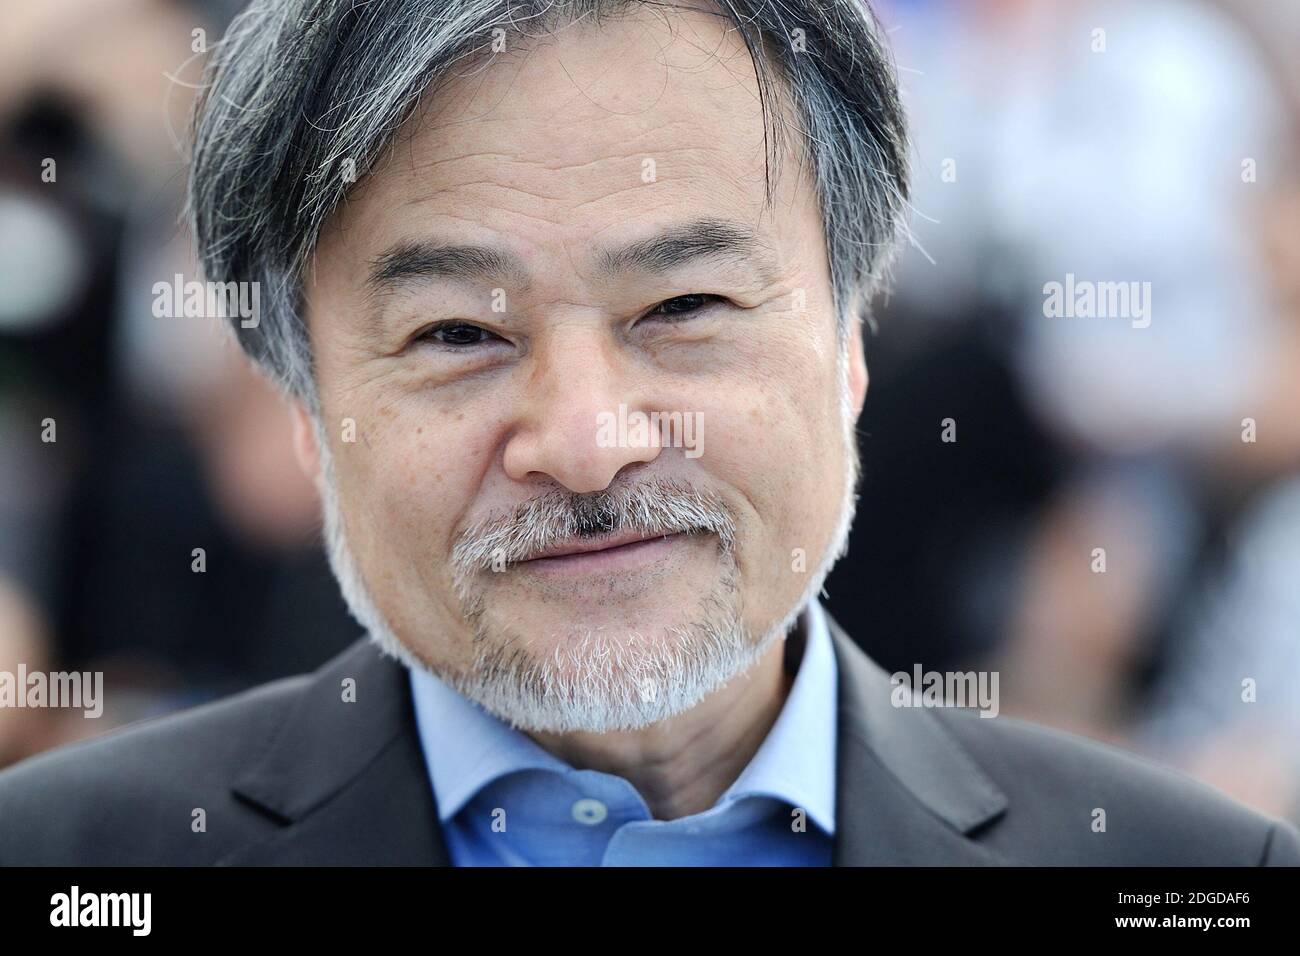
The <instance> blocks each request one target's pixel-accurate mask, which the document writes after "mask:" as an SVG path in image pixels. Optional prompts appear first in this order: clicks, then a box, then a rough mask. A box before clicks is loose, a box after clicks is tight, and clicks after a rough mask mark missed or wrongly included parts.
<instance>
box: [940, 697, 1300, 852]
mask: <svg viewBox="0 0 1300 956" xmlns="http://www.w3.org/2000/svg"><path fill="white" fill-rule="evenodd" d="M930 713H932V714H935V715H936V716H937V717H938V718H939V720H940V721H941V723H942V725H943V726H944V728H945V729H946V730H948V731H949V732H950V733H951V734H952V735H953V737H955V738H956V739H957V740H958V741H959V742H960V743H961V745H962V747H963V748H964V749H966V750H967V751H968V752H969V753H970V754H971V756H973V757H974V758H975V759H976V760H977V761H978V763H979V765H980V767H981V769H983V770H984V771H985V772H986V773H987V774H988V775H989V777H990V778H991V779H992V780H993V781H994V782H995V783H996V784H997V785H998V786H999V787H1000V788H1001V789H1002V790H1003V791H1004V792H1005V793H1006V795H1007V798H1008V807H1007V811H1006V813H1005V814H1004V815H1003V817H1001V818H999V819H998V820H995V821H993V822H991V823H990V824H989V825H988V829H987V832H986V833H985V834H984V835H983V836H982V839H983V840H985V841H986V842H987V844H988V845H989V846H990V848H992V849H996V850H999V851H1000V852H1002V853H1003V854H1004V855H1006V856H1007V857H1008V858H1009V859H1011V860H1012V862H1025V863H1034V864H1044V863H1045V864H1047V865H1085V866H1087V865H1093V866H1166V865H1179V866H1199V865H1218V866H1256V865H1300V832H1297V831H1296V829H1295V827H1294V826H1292V825H1291V824H1290V823H1287V822H1285V821H1282V820H1278V819H1275V818H1273V817H1270V816H1267V815H1265V814H1263V813H1260V812H1258V811H1256V810H1253V809H1251V808H1249V807H1247V806H1246V805H1244V804H1242V803H1239V802H1237V801H1236V800H1234V799H1232V798H1231V797H1229V796H1228V795H1226V794H1224V793H1222V792H1221V791H1219V790H1217V789H1215V788H1213V787H1211V786H1209V785H1208V784H1206V783H1204V782H1202V781H1199V780H1196V779H1194V778H1193V777H1191V776H1189V775H1187V774H1185V773H1183V772H1181V771H1178V770H1174V769H1171V768H1168V767H1164V766H1161V765H1159V764H1157V763H1155V762H1153V761H1151V760H1148V759H1146V758H1144V757H1141V756H1139V755H1137V754H1134V753H1130V752H1129V751H1126V750H1124V749H1122V748H1121V747H1118V746H1115V745H1112V744H1106V743H1101V742H1099V741H1095V740H1092V739H1089V738H1086V737H1083V736H1080V735H1078V734H1073V733H1068V732H1065V731H1061V730H1055V729H1052V728H1048V727H1044V726H1041V725H1038V724H1034V723H1030V722H1028V721H1025V720H1020V719H1017V718H1014V717H1006V716H1001V715H1000V716H997V717H994V718H991V719H987V718H982V717H980V716H979V714H978V713H977V712H975V711H971V710H960V709H956V708H947V709H943V708H941V709H935V710H931V711H930Z"/></svg>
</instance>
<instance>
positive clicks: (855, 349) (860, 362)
mask: <svg viewBox="0 0 1300 956" xmlns="http://www.w3.org/2000/svg"><path fill="white" fill-rule="evenodd" d="M862 325H863V323H862V320H861V319H857V318H855V319H854V320H853V321H852V322H851V323H850V326H851V327H850V329H849V342H848V349H849V394H850V395H851V396H852V397H853V420H854V421H857V419H858V416H860V415H861V414H862V404H863V402H865V401H866V399H867V382H868V375H867V358H866V355H864V354H863V350H862Z"/></svg>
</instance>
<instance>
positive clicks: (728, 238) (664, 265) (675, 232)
mask: <svg viewBox="0 0 1300 956" xmlns="http://www.w3.org/2000/svg"><path fill="white" fill-rule="evenodd" d="M707 258H723V259H730V260H732V261H743V260H746V259H753V260H756V261H757V263H758V265H759V266H760V267H761V269H762V271H763V273H764V277H765V278H766V277H768V276H769V275H770V273H771V271H772V266H771V256H770V250H769V247H768V245H767V244H766V243H765V242H764V241H763V240H762V239H761V238H760V237H759V236H758V234H757V233H756V232H755V231H754V230H753V229H751V228H749V227H748V226H743V225H740V224H739V223H734V222H728V221H727V220H725V219H696V220H693V221H691V222H687V223H683V224H681V225H678V226H672V227H670V228H669V229H667V230H665V231H664V232H662V233H660V234H659V235H657V236H651V237H650V238H648V239H638V240H636V241H634V242H629V243H627V244H626V245H624V246H620V247H619V248H617V249H611V250H605V251H603V252H601V253H600V257H599V259H600V267H601V269H602V271H603V272H604V273H605V274H606V275H607V276H613V275H616V274H618V273H620V272H627V271H634V270H635V271H643V272H654V273H664V272H670V271H671V270H673V269H675V268H678V267H679V266H683V265H686V264H688V263H690V262H692V261H693V260H695V259H707Z"/></svg>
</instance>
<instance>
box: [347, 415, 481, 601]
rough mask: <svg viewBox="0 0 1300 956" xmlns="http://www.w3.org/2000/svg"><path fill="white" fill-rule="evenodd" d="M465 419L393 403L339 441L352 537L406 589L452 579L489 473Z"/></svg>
mask: <svg viewBox="0 0 1300 956" xmlns="http://www.w3.org/2000/svg"><path fill="white" fill-rule="evenodd" d="M463 421H464V416H463V415H461V414H459V413H457V414H455V415H453V416H450V417H449V418H448V419H447V420H442V417H440V416H439V415H437V414H433V413H430V411H429V409H428V408H423V409H422V408H420V407H418V406H417V405H416V403H401V402H399V403H389V404H386V405H382V406H378V407H376V408H375V410H374V411H373V412H371V413H369V414H363V415H362V416H361V417H358V418H357V419H356V431H355V441H353V442H346V441H344V442H339V441H335V442H334V447H335V448H336V452H335V468H336V471H337V473H338V483H339V489H340V496H341V498H342V500H343V501H344V502H346V504H347V506H346V507H345V508H344V511H345V514H348V515H349V518H348V533H349V540H350V543H352V544H353V548H354V550H355V551H356V552H357V554H358V559H359V560H361V561H362V562H363V567H365V569H366V570H368V571H370V572H371V573H372V574H375V575H377V576H381V577H383V578H385V579H387V580H388V581H390V582H398V583H400V584H402V585H404V586H405V587H412V586H415V587H420V588H428V587H429V586H431V585H435V584H436V583H437V582H444V583H445V582H448V581H449V580H450V575H449V573H448V569H447V567H446V562H447V558H448V555H449V553H450V548H451V541H452V537H453V533H454V529H455V527H456V525H457V521H458V519H459V516H460V515H461V514H462V513H463V512H464V510H465V508H466V507H467V504H468V502H469V500H470V499H471V497H472V494H473V489H474V488H475V487H476V484H477V481H478V476H479V475H480V474H481V471H482V467H481V462H480V452H479V451H478V450H477V448H476V446H475V444H474V443H473V441H470V440H466V435H465V434H464V429H462V428H461V427H460V426H461V424H462V423H463Z"/></svg>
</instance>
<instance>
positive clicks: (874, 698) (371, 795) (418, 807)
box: [220, 614, 1007, 866]
mask: <svg viewBox="0 0 1300 956" xmlns="http://www.w3.org/2000/svg"><path fill="white" fill-rule="evenodd" d="M827 624H828V626H829V628H830V632H831V638H832V643H833V645H834V648H835V656H836V662H837V667H838V672H839V685H838V693H839V704H838V720H837V728H838V729H837V734H838V739H837V743H836V761H837V766H836V832H835V846H834V852H833V858H832V861H833V864H834V865H835V866H890V865H921V866H924V865H971V864H1000V863H1005V862H1007V861H1006V860H1004V859H1003V858H1001V857H999V856H997V855H996V854H994V853H992V852H991V851H989V850H987V849H985V848H983V847H981V846H980V845H979V844H977V843H976V842H974V841H973V840H971V839H969V838H968V837H967V834H969V833H971V832H972V831H973V830H974V829H976V828H977V827H979V826H981V825H982V824H984V823H986V822H988V821H990V820H992V819H994V818H995V817H997V816H998V815H1000V814H1001V813H1002V812H1003V811H1004V810H1005V809H1006V805H1007V799H1006V796H1005V794H1003V792H1002V791H1001V790H999V789H998V788H997V786H996V785H994V783H993V782H992V781H991V780H990V779H989V778H988V776H987V775H986V774H985V773H984V772H983V771H982V770H981V769H980V768H979V767H978V765H976V763H975V762H974V760H973V759H972V758H971V756H970V755H969V754H968V753H967V752H966V751H965V750H964V749H962V748H961V747H960V745H958V743H957V742H956V741H955V740H954V739H953V738H952V737H951V736H950V735H949V734H948V733H947V732H946V731H945V730H944V729H943V727H942V726H941V725H940V724H939V722H938V720H937V719H936V718H935V715H934V714H932V713H930V712H929V711H927V710H924V709H913V708H896V707H894V706H893V705H892V704H891V703H890V691H891V689H892V688H891V685H890V683H889V676H888V675H887V674H886V673H885V672H884V671H883V670H882V669H881V668H880V667H879V666H878V665H877V664H875V663H874V662H873V661H871V660H870V658H868V657H867V655H866V654H864V653H863V652H862V651H861V650H860V649H859V648H858V647H857V645H856V644H854V643H853V641H852V639H851V638H849V637H848V635H847V634H845V632H844V631H843V629H842V628H841V627H840V626H839V624H838V623H837V622H836V621H835V620H834V619H833V618H831V617H830V615H829V614H828V615H827ZM349 678H350V679H351V680H353V681H355V691H356V695H355V698H356V699H355V700H354V701H351V702H349V701H346V700H345V699H344V681H345V680H347V679H349ZM234 791H235V793H236V794H237V795H238V796H239V797H240V798H241V799H242V800H244V801H246V802H249V803H251V804H253V805H255V806H257V807H259V808H261V809H262V810H263V811H264V812H266V813H267V814H268V815H270V816H272V817H273V818H275V819H276V820H277V821H278V822H280V823H281V824H284V826H283V828H282V829H280V830H279V831H277V832H276V833H274V834H273V835H271V836H270V837H268V838H267V839H266V840H263V841H260V842H257V843H253V844H250V845H247V846H244V847H241V848H240V849H239V850H236V851H235V852H233V853H231V854H229V855H228V856H226V857H225V858H223V859H222V860H221V861H220V864H221V865H233V866H248V865H265V864H288V865H311V864H341V865H410V866H448V865H450V857H449V855H448V852H447V848H446V844H445V842H444V839H443V835H442V829H441V826H440V825H439V822H438V813H437V807H436V806H435V803H434V799H433V794H432V789H431V787H430V784H429V778H428V773H427V771H426V768H425V765H424V757H423V754H422V752H421V749H420V744H419V739H418V735H417V734H416V731H415V718H414V714H413V711H412V707H411V693H410V684H409V682H408V679H407V674H406V670H405V669H404V668H403V667H402V666H401V665H400V664H399V663H397V662H396V661H394V660H392V659H391V658H388V657H386V656H384V655H383V654H382V653H381V652H380V651H379V650H378V649H377V648H376V647H375V646H374V645H373V644H372V643H371V642H370V641H369V640H362V641H358V642H357V644H355V645H354V646H353V647H352V648H350V649H349V650H347V651H346V652H344V653H343V654H341V655H340V656H338V657H337V658H335V659H334V660H332V661H330V662H329V663H327V664H326V665H325V666H324V667H322V668H321V669H320V670H319V671H317V672H316V674H314V675H313V676H312V677H311V678H310V679H309V683H308V684H307V685H306V686H305V688H304V689H303V691H302V692H301V693H300V694H299V695H298V697H297V699H296V700H295V702H294V704H293V705H292V710H291V711H290V713H289V714H288V716H287V717H286V719H285V720H284V721H283V722H282V723H281V724H279V725H278V726H277V727H276V728H275V729H274V730H273V731H272V733H271V735H270V736H269V737H268V739H267V741H266V742H265V744H264V745H263V747H262V749H261V751H260V753H259V755H258V756H257V757H256V758H254V760H253V761H252V762H250V764H249V765H248V766H247V767H246V768H245V769H244V770H243V771H242V772H241V773H240V774H239V775H238V776H237V777H236V780H235V783H234Z"/></svg>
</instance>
